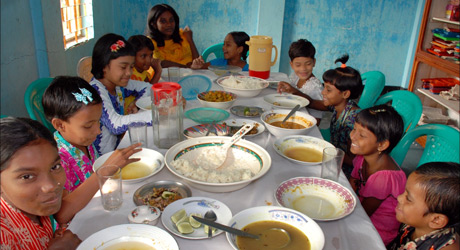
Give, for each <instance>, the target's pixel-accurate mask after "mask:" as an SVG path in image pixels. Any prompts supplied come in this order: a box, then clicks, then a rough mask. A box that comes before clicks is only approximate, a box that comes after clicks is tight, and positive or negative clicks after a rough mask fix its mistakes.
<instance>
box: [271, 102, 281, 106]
mask: <svg viewBox="0 0 460 250" xmlns="http://www.w3.org/2000/svg"><path fill="white" fill-rule="evenodd" d="M273 105H275V106H281V103H279V102H273Z"/></svg>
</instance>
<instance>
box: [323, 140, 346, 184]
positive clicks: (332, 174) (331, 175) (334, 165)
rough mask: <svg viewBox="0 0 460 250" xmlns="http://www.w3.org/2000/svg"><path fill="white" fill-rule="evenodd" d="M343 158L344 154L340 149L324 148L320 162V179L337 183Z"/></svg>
mask: <svg viewBox="0 0 460 250" xmlns="http://www.w3.org/2000/svg"><path fill="white" fill-rule="evenodd" d="M344 156H345V152H343V150H341V149H340V148H333V147H327V148H324V149H323V160H322V162H321V178H323V179H329V180H332V181H338V180H339V175H340V172H341V171H342V163H343V158H344Z"/></svg>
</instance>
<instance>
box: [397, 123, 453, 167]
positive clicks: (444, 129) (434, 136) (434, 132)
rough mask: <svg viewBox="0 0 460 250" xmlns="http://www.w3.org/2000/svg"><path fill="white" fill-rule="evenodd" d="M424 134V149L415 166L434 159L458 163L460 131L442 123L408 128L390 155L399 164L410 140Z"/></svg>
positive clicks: (412, 140)
mask: <svg viewBox="0 0 460 250" xmlns="http://www.w3.org/2000/svg"><path fill="white" fill-rule="evenodd" d="M424 135H426V136H427V138H426V144H425V149H424V150H423V153H422V157H421V158H420V160H419V162H418V165H417V167H419V166H420V165H422V164H424V163H427V162H435V161H443V162H456V163H460V159H459V158H460V157H459V150H460V132H459V131H457V130H456V129H454V128H451V127H449V126H447V125H442V124H425V125H422V126H418V127H416V128H414V129H412V130H410V131H409V132H407V133H406V134H405V135H404V137H403V138H402V139H401V141H400V142H399V143H398V145H396V147H395V148H394V149H393V150H392V151H391V153H390V156H391V157H393V159H394V160H395V162H396V163H398V164H399V165H400V166H401V164H402V163H403V161H404V158H406V154H407V152H408V151H409V148H410V146H411V144H412V142H414V141H415V140H416V139H417V138H419V137H420V136H424Z"/></svg>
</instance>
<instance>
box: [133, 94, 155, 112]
mask: <svg viewBox="0 0 460 250" xmlns="http://www.w3.org/2000/svg"><path fill="white" fill-rule="evenodd" d="M136 106H137V107H138V108H140V109H142V110H152V99H151V97H150V96H144V97H141V98H139V99H138V100H137V101H136Z"/></svg>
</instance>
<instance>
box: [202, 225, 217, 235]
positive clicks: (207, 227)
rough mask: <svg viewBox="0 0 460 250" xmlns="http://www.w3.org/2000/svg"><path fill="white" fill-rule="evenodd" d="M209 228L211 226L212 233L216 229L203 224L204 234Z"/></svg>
mask: <svg viewBox="0 0 460 250" xmlns="http://www.w3.org/2000/svg"><path fill="white" fill-rule="evenodd" d="M209 228H211V230H212V233H215V232H216V231H217V229H216V228H214V227H210V226H208V225H204V227H203V229H204V233H205V234H208V229H209Z"/></svg>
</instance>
